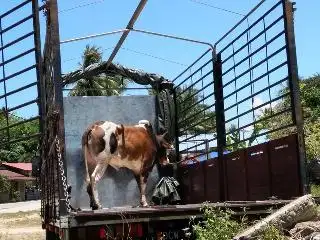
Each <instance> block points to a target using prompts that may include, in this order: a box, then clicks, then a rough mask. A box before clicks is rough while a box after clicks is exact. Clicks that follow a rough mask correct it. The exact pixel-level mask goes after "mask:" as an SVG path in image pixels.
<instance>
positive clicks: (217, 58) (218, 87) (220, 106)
mask: <svg viewBox="0 0 320 240" xmlns="http://www.w3.org/2000/svg"><path fill="white" fill-rule="evenodd" d="M212 58H213V74H214V76H213V77H214V79H213V81H214V96H215V114H216V129H217V150H218V163H219V164H218V165H219V175H220V176H219V177H220V186H221V187H220V196H221V198H222V199H221V201H225V197H226V196H225V192H226V191H225V190H226V189H225V188H226V185H225V181H224V163H223V152H224V149H225V146H226V127H225V116H224V101H223V83H222V61H221V54H220V53H219V54H216V52H215V50H214V51H213V55H212Z"/></svg>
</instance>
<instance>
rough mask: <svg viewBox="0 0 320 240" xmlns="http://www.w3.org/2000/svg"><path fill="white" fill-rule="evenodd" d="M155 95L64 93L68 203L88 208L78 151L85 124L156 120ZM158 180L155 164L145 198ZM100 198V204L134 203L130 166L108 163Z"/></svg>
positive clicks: (136, 193) (134, 185)
mask: <svg viewBox="0 0 320 240" xmlns="http://www.w3.org/2000/svg"><path fill="white" fill-rule="evenodd" d="M155 113H156V111H155V97H153V96H121V97H118V96H109V97H65V98H64V117H65V138H66V162H67V174H68V183H69V184H70V185H71V186H72V193H71V195H72V198H71V204H72V205H73V206H74V207H80V208H82V209H85V208H89V197H88V194H87V192H86V184H84V180H85V175H84V174H85V165H84V162H83V160H82V153H81V137H82V133H83V131H84V130H85V129H86V127H87V126H88V125H89V124H90V123H92V122H94V121H97V120H109V121H114V122H118V123H123V124H137V123H138V121H139V120H141V119H147V120H149V121H150V122H151V123H152V124H154V123H155V121H156V114H155ZM158 180H159V175H158V170H157V167H156V166H155V167H154V168H153V171H152V173H151V174H150V176H149V179H148V183H147V198H148V199H149V200H150V197H151V195H152V191H153V189H154V186H155V184H156V183H157V182H158ZM98 191H99V198H100V201H101V203H102V206H103V207H108V208H109V207H115V206H126V205H131V206H136V205H138V204H139V190H138V186H137V183H136V181H135V179H134V176H133V174H132V173H131V171H130V170H128V169H125V168H122V169H120V170H118V171H117V170H115V169H113V168H112V167H109V168H108V169H107V171H106V174H105V175H104V178H103V179H101V180H100V181H99V183H98Z"/></svg>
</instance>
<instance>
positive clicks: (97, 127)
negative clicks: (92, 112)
mask: <svg viewBox="0 0 320 240" xmlns="http://www.w3.org/2000/svg"><path fill="white" fill-rule="evenodd" d="M167 149H173V146H172V145H171V144H170V143H169V142H168V141H166V140H165V134H163V135H157V134H153V130H152V127H151V125H150V123H149V122H148V121H146V120H141V121H139V124H138V125H134V126H126V125H125V126H124V125H122V124H116V123H114V122H110V121H98V122H95V123H93V124H90V125H89V126H88V128H87V129H86V131H85V132H84V133H83V136H82V150H83V155H84V160H85V165H86V172H87V177H86V182H87V192H88V195H89V197H90V207H91V208H92V209H99V208H101V204H100V203H99V198H98V192H97V188H96V183H97V182H98V181H99V180H100V179H101V178H102V176H103V174H104V173H105V171H106V169H107V167H108V166H109V165H110V166H112V167H114V168H115V169H119V168H121V167H125V168H128V169H130V170H132V172H133V174H134V176H135V178H136V181H137V184H138V187H139V190H140V204H141V205H142V206H144V207H146V206H148V203H147V200H146V196H145V190H146V185H147V179H148V175H149V173H150V172H151V170H152V168H153V166H154V163H155V161H158V162H159V163H160V164H161V165H166V164H167V163H168V162H169V160H168V158H167Z"/></svg>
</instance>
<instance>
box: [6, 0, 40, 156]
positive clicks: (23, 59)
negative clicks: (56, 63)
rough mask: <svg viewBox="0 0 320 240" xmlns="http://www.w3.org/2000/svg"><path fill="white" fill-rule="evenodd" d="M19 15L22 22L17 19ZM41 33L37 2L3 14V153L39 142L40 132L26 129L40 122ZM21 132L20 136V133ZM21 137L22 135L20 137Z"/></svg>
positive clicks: (31, 2) (14, 7)
mask: <svg viewBox="0 0 320 240" xmlns="http://www.w3.org/2000/svg"><path fill="white" fill-rule="evenodd" d="M18 14H19V21H16V20H17V18H16V16H17V15H18ZM40 47H41V45H40V30H39V8H38V3H37V1H31V0H27V1H23V2H21V4H19V5H17V6H13V7H12V8H11V9H9V10H8V11H6V12H4V13H1V12H0V54H1V56H0V57H1V60H0V72H1V73H0V84H1V88H0V89H1V93H0V101H1V118H2V119H1V128H0V133H1V142H0V146H1V150H3V151H10V150H12V149H13V148H16V147H17V145H16V144H17V143H18V142H23V141H26V140H30V139H31V138H34V139H35V141H36V142H35V143H34V144H37V141H38V139H39V136H40V133H41V130H40V129H38V128H35V129H29V130H28V129H24V128H26V127H27V124H30V123H31V122H34V123H36V122H39V119H40V116H41V108H40V107H39V105H38V103H39V99H40V97H41V94H40V91H39V88H40V80H41V79H40V60H41V51H40ZM17 131H18V132H19V131H20V134H17ZM18 135H20V136H18ZM2 160H3V159H2Z"/></svg>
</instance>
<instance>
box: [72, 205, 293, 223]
mask: <svg viewBox="0 0 320 240" xmlns="http://www.w3.org/2000/svg"><path fill="white" fill-rule="evenodd" d="M290 201H291V200H265V201H233V202H224V203H208V204H207V205H208V206H211V207H215V208H228V209H230V210H232V211H233V214H234V215H243V214H246V215H252V214H253V215H257V214H259V215H260V214H269V213H272V212H273V211H274V209H279V208H281V207H282V206H284V205H285V204H287V203H289V202H290ZM202 207H203V204H186V205H167V206H151V207H146V208H145V207H131V206H127V207H114V208H109V209H108V208H104V209H100V210H90V209H83V210H82V211H78V212H72V213H71V214H70V215H69V216H68V218H69V219H68V222H69V224H70V225H69V226H70V227H83V226H94V225H100V224H117V223H123V222H124V221H125V222H126V223H133V222H151V221H164V220H181V219H189V218H190V217H201V216H202V214H201V208H202ZM244 208H245V209H246V210H245V211H244Z"/></svg>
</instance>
